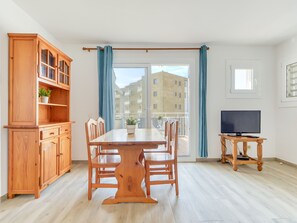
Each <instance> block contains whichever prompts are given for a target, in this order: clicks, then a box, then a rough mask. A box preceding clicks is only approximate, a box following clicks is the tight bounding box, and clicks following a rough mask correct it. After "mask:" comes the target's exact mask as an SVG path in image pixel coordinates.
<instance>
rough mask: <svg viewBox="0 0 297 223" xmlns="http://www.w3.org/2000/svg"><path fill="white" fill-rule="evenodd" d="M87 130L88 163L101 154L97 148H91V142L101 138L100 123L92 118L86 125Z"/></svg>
mask: <svg viewBox="0 0 297 223" xmlns="http://www.w3.org/2000/svg"><path fill="white" fill-rule="evenodd" d="M85 129H86V139H87V150H88V161H89V162H90V161H91V160H92V159H93V158H94V156H95V157H96V156H98V154H99V150H98V147H97V146H90V141H92V140H93V139H96V138H97V137H99V132H98V122H97V121H96V120H94V119H92V118H91V119H89V120H88V121H87V122H86V123H85ZM94 150H95V151H94Z"/></svg>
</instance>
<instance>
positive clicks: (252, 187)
mask: <svg viewBox="0 0 297 223" xmlns="http://www.w3.org/2000/svg"><path fill="white" fill-rule="evenodd" d="M179 173H180V177H179V180H180V196H179V197H176V196H175V190H174V187H171V186H170V185H162V186H155V187H152V192H151V193H152V195H153V196H154V197H156V198H157V199H158V200H159V203H158V204H156V205H152V204H118V205H104V206H103V205H101V202H102V200H103V199H104V198H106V197H108V196H111V195H113V194H114V192H115V190H114V189H97V190H96V191H95V192H94V194H93V199H92V200H91V201H88V199H87V165H86V164H74V165H73V170H72V172H71V173H68V174H66V175H65V176H64V177H62V178H60V179H59V180H58V181H57V182H55V183H54V184H52V185H51V186H50V187H49V188H47V189H46V190H45V191H43V192H42V193H41V198H40V199H37V200H35V199H34V197H33V196H31V195H21V196H17V197H16V198H15V199H13V200H7V201H4V202H2V203H1V204H0V222H1V223H6V222H9V223H18V222H21V223H27V222H30V223H31V222H38V223H43V222H44V223H45V222H49V223H54V222H71V223H72V222H73V223H74V222H75V223H76V222H77V223H85V222H94V223H95V222H96V223H101V222H102V223H113V222H124V223H134V222H135V223H136V222H137V223H138V222H142V223H148V222H152V223H158V222H162V223H163V222H164V223H165V222H176V223H186V222H259V223H262V222H263V223H264V222H280V223H283V222H297V169H296V168H294V167H290V166H288V165H280V164H279V163H278V162H276V161H270V162H266V163H264V169H263V171H262V172H258V171H257V170H256V166H255V165H249V166H248V165H245V166H239V170H238V172H234V171H233V170H232V168H231V166H230V165H229V164H220V163H216V162H211V163H181V164H179Z"/></svg>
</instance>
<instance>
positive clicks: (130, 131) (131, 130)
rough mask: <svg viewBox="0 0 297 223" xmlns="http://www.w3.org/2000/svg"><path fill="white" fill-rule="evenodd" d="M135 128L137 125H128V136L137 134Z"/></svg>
mask: <svg viewBox="0 0 297 223" xmlns="http://www.w3.org/2000/svg"><path fill="white" fill-rule="evenodd" d="M135 127H136V125H126V128H127V133H128V134H134V133H135Z"/></svg>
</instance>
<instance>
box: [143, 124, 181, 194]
mask: <svg viewBox="0 0 297 223" xmlns="http://www.w3.org/2000/svg"><path fill="white" fill-rule="evenodd" d="M167 138H168V141H167V143H168V147H171V148H170V150H171V153H146V154H145V169H146V176H145V183H146V192H147V196H150V187H151V185H158V184H171V185H173V184H175V192H176V196H178V194H179V190H178V171H177V148H178V121H172V122H170V124H169V131H168V137H167ZM159 166H165V167H166V168H164V167H161V168H160V167H159ZM154 175H168V179H164V180H151V176H154Z"/></svg>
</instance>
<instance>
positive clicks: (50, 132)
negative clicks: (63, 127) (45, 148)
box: [40, 128, 59, 140]
mask: <svg viewBox="0 0 297 223" xmlns="http://www.w3.org/2000/svg"><path fill="white" fill-rule="evenodd" d="M58 135H59V129H58V128H53V129H44V130H42V131H41V132H40V139H41V140H43V139H48V138H51V137H54V136H58Z"/></svg>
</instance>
